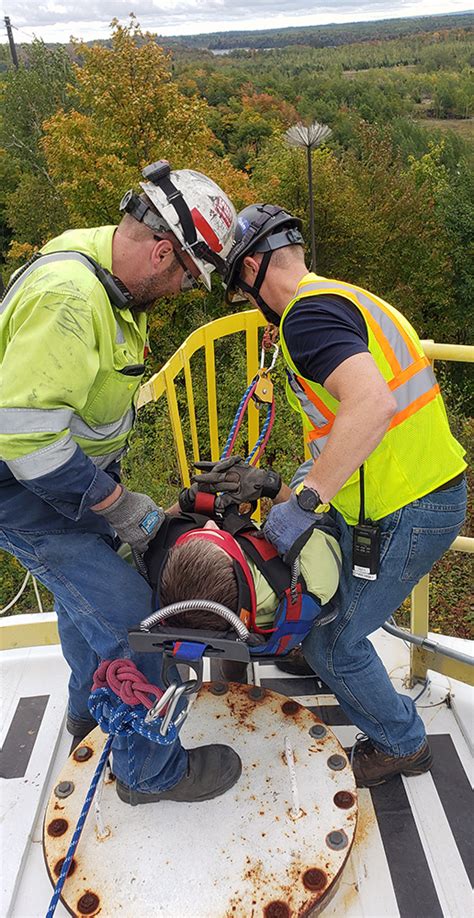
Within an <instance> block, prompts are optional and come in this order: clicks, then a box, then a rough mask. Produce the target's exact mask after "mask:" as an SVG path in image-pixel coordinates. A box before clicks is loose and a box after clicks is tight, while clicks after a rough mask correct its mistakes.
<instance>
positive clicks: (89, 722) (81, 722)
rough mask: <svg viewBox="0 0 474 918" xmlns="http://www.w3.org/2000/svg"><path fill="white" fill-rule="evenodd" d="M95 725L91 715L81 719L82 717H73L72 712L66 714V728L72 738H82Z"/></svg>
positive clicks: (93, 728)
mask: <svg viewBox="0 0 474 918" xmlns="http://www.w3.org/2000/svg"><path fill="white" fill-rule="evenodd" d="M96 727H97V721H96V720H94V718H93V717H88V718H84V719H83V718H82V717H73V715H72V714H68V716H67V720H66V730H67V732H68V733H70V734H71V736H73V737H74V739H78V740H79V739H84V737H85V736H87V735H88V733H90V732H91V731H92V730H95V728H96Z"/></svg>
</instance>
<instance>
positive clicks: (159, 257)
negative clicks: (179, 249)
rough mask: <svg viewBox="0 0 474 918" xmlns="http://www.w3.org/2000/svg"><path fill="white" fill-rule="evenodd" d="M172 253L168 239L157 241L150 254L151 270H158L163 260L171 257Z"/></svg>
mask: <svg viewBox="0 0 474 918" xmlns="http://www.w3.org/2000/svg"><path fill="white" fill-rule="evenodd" d="M173 252H174V250H173V245H172V243H171V241H170V240H169V239H157V240H156V242H155V244H154V245H153V248H152V250H151V254H150V259H151V263H152V266H153V269H154V270H156V269H157V268H160V267H161V266H162V264H163V261H164V260H165V258H168V257H169V256H170V255H173Z"/></svg>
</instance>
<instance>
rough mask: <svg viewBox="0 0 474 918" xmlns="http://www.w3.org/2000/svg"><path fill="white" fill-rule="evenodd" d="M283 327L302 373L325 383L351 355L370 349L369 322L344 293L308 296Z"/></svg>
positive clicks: (301, 301)
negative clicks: (366, 321)
mask: <svg viewBox="0 0 474 918" xmlns="http://www.w3.org/2000/svg"><path fill="white" fill-rule="evenodd" d="M282 329H283V334H284V337H285V341H286V343H287V345H288V350H289V352H290V354H291V357H292V360H293V362H294V363H295V365H296V367H297V369H298V370H299V372H300V373H301V376H304V377H306V379H310V380H312V381H313V382H317V383H320V384H321V385H324V382H325V380H326V379H327V377H328V376H329V375H330V374H331V373H332V372H333V370H335V369H336V368H337V367H338V366H339V364H340V363H342V362H343V361H344V360H347V358H348V357H352V356H353V355H354V354H363V353H368V351H369V348H368V336H367V327H366V324H365V321H364V319H363V318H362V315H361V313H360V312H359V310H358V309H357V306H354V305H353V303H351V302H350V301H349V300H347V299H345V297H342V296H337V295H333V294H322V295H321V296H307V297H304V299H302V300H300V302H299V303H296V304H295V305H294V306H293V307H292V308H291V309H290V312H289V313H288V315H287V316H286V318H285V320H284V322H283V326H282Z"/></svg>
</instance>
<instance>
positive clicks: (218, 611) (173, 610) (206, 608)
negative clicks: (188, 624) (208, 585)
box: [140, 599, 249, 641]
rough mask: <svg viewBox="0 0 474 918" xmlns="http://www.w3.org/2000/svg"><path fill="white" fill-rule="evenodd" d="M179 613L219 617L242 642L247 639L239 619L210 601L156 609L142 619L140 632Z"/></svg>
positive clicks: (218, 604) (183, 602)
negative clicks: (201, 613)
mask: <svg viewBox="0 0 474 918" xmlns="http://www.w3.org/2000/svg"><path fill="white" fill-rule="evenodd" d="M180 612H213V613H214V614H215V615H220V617H221V618H223V619H225V621H226V622H228V623H229V625H230V626H231V627H232V628H233V629H234V630H235V631H236V632H237V634H238V636H239V638H240V639H241V640H242V641H247V640H248V638H249V630H248V628H246V626H245V625H244V623H243V622H242V621H241V620H240V618H239V617H238V616H237V615H236V614H235V612H231V610H230V609H228V608H227V606H223V605H221V603H220V602H212V601H211V600H210V599H186V600H183V601H182V602H173V603H172V604H171V605H170V606H164V607H163V609H157V611H156V612H153V615H149V616H148V618H144V619H143V621H142V622H140V631H149V630H150V628H153V627H154V626H155V625H159V624H160V622H163V621H165V619H167V618H170V617H171V616H172V615H178V614H179V613H180Z"/></svg>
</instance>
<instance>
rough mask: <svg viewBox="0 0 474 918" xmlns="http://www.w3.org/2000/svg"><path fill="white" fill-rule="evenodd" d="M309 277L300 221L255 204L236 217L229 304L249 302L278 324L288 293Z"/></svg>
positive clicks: (272, 207) (229, 269)
mask: <svg viewBox="0 0 474 918" xmlns="http://www.w3.org/2000/svg"><path fill="white" fill-rule="evenodd" d="M304 273H306V267H305V264H304V250H303V237H302V235H301V220H299V219H298V218H297V217H293V216H292V215H291V214H289V213H288V212H287V211H285V210H283V209H282V208H281V207H277V206H276V205H274V204H252V205H250V206H249V207H246V208H244V210H242V211H241V212H240V213H239V215H238V217H237V229H236V233H235V240H234V245H233V247H232V249H231V252H230V254H229V255H228V257H227V270H226V273H225V275H224V283H225V285H226V288H227V292H226V301H227V302H228V303H232V302H235V301H236V300H237V301H238V300H242V299H248V300H250V302H252V303H253V304H254V305H256V306H258V308H259V309H260V310H261V311H262V312H263V314H264V316H265V318H266V319H267V320H268V321H270V322H273V323H274V324H278V323H279V320H280V316H281V314H282V312H283V310H284V308H285V306H286V304H287V302H288V293H287V291H288V290H292V289H294V286H296V284H294V279H295V278H296V279H297V280H296V282H297V281H298V280H299V279H300V278H301V277H302V276H303V275H304Z"/></svg>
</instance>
